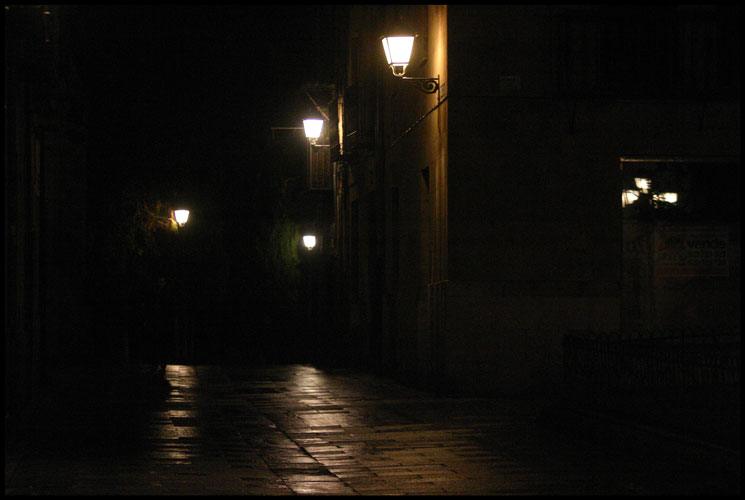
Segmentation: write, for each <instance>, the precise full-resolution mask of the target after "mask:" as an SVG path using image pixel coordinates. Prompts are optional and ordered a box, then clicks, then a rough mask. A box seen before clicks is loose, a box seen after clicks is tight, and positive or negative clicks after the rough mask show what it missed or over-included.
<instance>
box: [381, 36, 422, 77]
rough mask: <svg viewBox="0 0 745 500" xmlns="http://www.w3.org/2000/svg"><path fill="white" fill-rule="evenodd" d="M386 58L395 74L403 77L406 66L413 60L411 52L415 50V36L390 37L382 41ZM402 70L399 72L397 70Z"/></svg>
mask: <svg viewBox="0 0 745 500" xmlns="http://www.w3.org/2000/svg"><path fill="white" fill-rule="evenodd" d="M382 42H383V50H384V51H385V58H386V60H387V61H388V66H390V67H391V69H392V70H393V73H394V74H396V75H398V74H401V75H403V73H404V71H406V66H408V65H409V60H410V59H411V50H412V49H413V48H414V37H413V36H389V37H385V38H383V40H382ZM397 68H400V70H399V71H398V72H397V71H396V69H397Z"/></svg>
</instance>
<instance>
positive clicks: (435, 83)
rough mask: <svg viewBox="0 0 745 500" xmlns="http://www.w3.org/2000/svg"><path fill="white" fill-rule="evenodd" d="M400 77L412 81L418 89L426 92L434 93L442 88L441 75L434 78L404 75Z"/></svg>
mask: <svg viewBox="0 0 745 500" xmlns="http://www.w3.org/2000/svg"><path fill="white" fill-rule="evenodd" d="M400 78H401V79H403V80H409V81H411V82H412V83H413V84H414V86H415V87H416V89H417V90H418V91H420V92H424V93H425V94H434V93H435V92H437V91H438V90H439V89H440V77H439V76H437V77H434V78H416V77H409V76H403V77H400Z"/></svg>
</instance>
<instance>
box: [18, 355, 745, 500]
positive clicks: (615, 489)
mask: <svg viewBox="0 0 745 500" xmlns="http://www.w3.org/2000/svg"><path fill="white" fill-rule="evenodd" d="M166 379H167V381H168V384H169V388H167V390H165V391H163V394H162V395H161V396H159V397H158V398H153V397H150V396H147V395H146V394H141V395H137V394H134V395H130V396H128V397H129V398H130V399H126V400H122V399H121V398H119V399H111V400H105V399H102V400H100V401H96V402H95V404H92V403H90V402H89V403H87V404H85V405H84V404H82V403H80V404H78V403H77V402H76V401H75V400H73V399H67V400H63V401H60V402H59V404H58V405H57V406H55V407H50V408H49V409H48V411H47V412H46V413H45V412H41V414H40V415H41V416H40V417H39V418H38V421H35V422H34V423H33V425H32V424H29V425H30V429H31V430H34V429H36V430H38V431H41V432H38V433H34V432H31V433H29V434H28V435H26V436H25V438H23V437H19V438H18V439H16V440H14V441H20V446H16V447H15V448H13V449H11V450H9V449H8V448H7V447H6V467H5V478H6V481H5V493H6V495H19V494H24V495H25V494H86V495H88V494H91V495H92V494H133V495H135V494H137V495H145V494H201V495H207V494H251V495H292V494H322V495H347V494H359V495H403V494H431V495H455V494H462V495H477V494H484V495H494V494H509V495H512V494H536V495H537V494H546V495H548V494H562V495H573V494H582V495H592V494H606V495H616V494H633V495H646V494H660V493H662V494H677V493H683V494H685V493H696V492H701V491H705V490H706V488H707V487H708V486H707V485H710V484H712V479H711V478H713V477H715V476H714V474H713V473H712V474H711V475H710V477H708V476H707V477H706V478H704V479H707V481H700V479H701V477H697V476H696V472H697V470H696V469H695V468H691V469H685V470H684V469H681V468H680V467H679V466H677V465H674V464H668V463H661V464H653V465H654V466H653V467H650V466H649V464H644V463H643V461H641V460H640V459H639V457H633V456H628V455H623V454H617V453H615V454H614V453H609V452H608V451H607V450H603V449H602V448H599V447H597V446H594V445H591V444H588V443H579V442H577V441H576V440H574V439H572V438H569V437H562V436H560V435H557V434H556V433H554V432H552V431H547V430H546V429H543V428H540V427H539V426H538V425H537V424H536V423H535V420H536V419H535V417H536V410H535V407H534V406H533V405H532V403H530V402H520V401H512V400H499V399H494V400H489V399H479V398H461V399H459V398H436V397H433V396H431V395H429V394H427V393H424V392H422V391H417V390H413V389H411V388H406V387H403V386H400V385H398V384H395V383H393V382H391V381H389V380H384V379H381V378H378V377H375V376H372V375H369V374H360V373H356V372H352V371H345V370H334V371H323V370H320V369H316V368H314V367H312V366H308V365H289V366H255V367H251V366H224V367H219V366H183V365H169V366H168V367H167V369H166ZM112 394H113V392H112ZM111 397H112V398H113V396H111ZM60 408H66V410H64V411H63V410H62V409H60ZM137 422H139V423H137ZM134 423H137V425H134ZM698 473H699V476H700V475H701V474H703V473H704V471H703V469H699V470H698ZM707 474H708V472H707ZM699 483H700V484H699ZM696 484H699V486H698V487H696V486H695V485H696ZM738 484H739V483H738ZM696 488H698V489H696ZM738 488H739V486H738Z"/></svg>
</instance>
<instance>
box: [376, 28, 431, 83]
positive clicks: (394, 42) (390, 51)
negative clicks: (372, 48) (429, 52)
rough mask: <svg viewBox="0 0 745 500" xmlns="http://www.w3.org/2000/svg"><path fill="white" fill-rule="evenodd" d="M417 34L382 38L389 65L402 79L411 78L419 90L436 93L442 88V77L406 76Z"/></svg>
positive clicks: (394, 73) (395, 74)
mask: <svg viewBox="0 0 745 500" xmlns="http://www.w3.org/2000/svg"><path fill="white" fill-rule="evenodd" d="M414 38H416V37H415V36H411V35H405V36H387V37H383V38H381V42H382V43H383V51H385V58H386V61H387V62H388V66H389V67H390V68H391V71H393V75H394V76H396V77H398V78H401V79H402V80H410V81H411V82H412V83H414V84H415V85H416V88H417V90H419V91H421V92H424V93H425V94H434V93H435V92H437V91H438V90H439V89H440V77H439V76H437V77H434V78H416V77H408V76H404V74H405V73H406V67H407V66H408V65H409V61H410V59H411V52H412V50H413V48H414Z"/></svg>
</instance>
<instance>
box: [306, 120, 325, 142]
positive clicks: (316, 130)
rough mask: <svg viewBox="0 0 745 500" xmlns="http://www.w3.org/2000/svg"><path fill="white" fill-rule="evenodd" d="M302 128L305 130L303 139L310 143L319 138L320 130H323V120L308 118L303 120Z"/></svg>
mask: <svg viewBox="0 0 745 500" xmlns="http://www.w3.org/2000/svg"><path fill="white" fill-rule="evenodd" d="M303 128H305V137H307V138H308V139H310V140H311V141H315V140H316V139H318V138H319V137H321V130H322V129H323V120H318V119H313V118H309V119H307V120H303Z"/></svg>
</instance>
